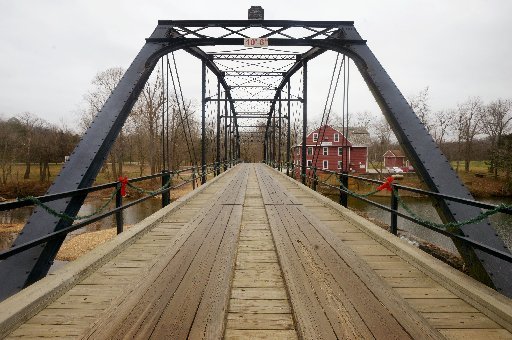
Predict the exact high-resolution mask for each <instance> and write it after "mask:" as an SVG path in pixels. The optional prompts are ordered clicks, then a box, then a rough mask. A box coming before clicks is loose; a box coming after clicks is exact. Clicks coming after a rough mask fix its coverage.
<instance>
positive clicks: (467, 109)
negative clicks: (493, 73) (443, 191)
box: [452, 97, 483, 172]
mask: <svg viewBox="0 0 512 340" xmlns="http://www.w3.org/2000/svg"><path fill="white" fill-rule="evenodd" d="M482 110H483V103H482V100H481V99H480V98H479V97H473V98H469V99H468V100H466V101H465V102H464V103H462V104H459V105H458V106H457V110H456V111H455V117H454V119H453V121H452V128H453V130H454V132H455V135H456V139H457V144H458V149H459V155H462V156H463V159H464V170H465V171H466V172H469V163H470V161H471V158H472V157H471V152H472V149H473V143H474V140H475V137H476V136H477V135H478V133H479V128H480V125H481V123H480V120H479V118H480V117H481V114H482ZM457 170H459V159H457Z"/></svg>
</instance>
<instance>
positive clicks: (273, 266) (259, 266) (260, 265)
mask: <svg viewBox="0 0 512 340" xmlns="http://www.w3.org/2000/svg"><path fill="white" fill-rule="evenodd" d="M236 269H237V270H239V269H241V270H243V269H255V270H275V271H277V272H279V273H281V267H280V266H279V263H277V262H272V263H268V262H247V261H246V262H238V263H237V264H236Z"/></svg>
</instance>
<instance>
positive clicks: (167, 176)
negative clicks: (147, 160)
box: [162, 170, 171, 208]
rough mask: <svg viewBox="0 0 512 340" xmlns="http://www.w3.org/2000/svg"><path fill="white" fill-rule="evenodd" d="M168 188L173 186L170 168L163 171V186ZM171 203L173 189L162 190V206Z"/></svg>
mask: <svg viewBox="0 0 512 340" xmlns="http://www.w3.org/2000/svg"><path fill="white" fill-rule="evenodd" d="M165 187H167V188H166V189H168V188H170V187H171V173H170V172H169V171H168V170H163V171H162V188H165ZM170 203H171V189H169V190H167V191H164V192H162V208H164V207H166V206H168V205H169V204H170Z"/></svg>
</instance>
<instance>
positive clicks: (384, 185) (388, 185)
mask: <svg viewBox="0 0 512 340" xmlns="http://www.w3.org/2000/svg"><path fill="white" fill-rule="evenodd" d="M393 180H394V178H393V177H391V176H389V177H388V178H386V181H385V182H384V183H382V184H381V185H379V186H378V187H377V190H379V191H381V190H384V189H386V190H387V191H391V190H393V189H392V188H391V183H393Z"/></svg>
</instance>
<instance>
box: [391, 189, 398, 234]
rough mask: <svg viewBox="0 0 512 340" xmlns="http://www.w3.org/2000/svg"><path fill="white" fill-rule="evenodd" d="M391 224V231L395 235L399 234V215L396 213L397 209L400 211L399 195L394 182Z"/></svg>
mask: <svg viewBox="0 0 512 340" xmlns="http://www.w3.org/2000/svg"><path fill="white" fill-rule="evenodd" d="M391 189H392V190H391V210H393V211H392V212H391V225H390V230H389V231H390V232H391V234H393V235H398V225H397V222H398V216H397V214H396V211H398V197H397V196H396V194H395V188H394V187H393V184H391Z"/></svg>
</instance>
